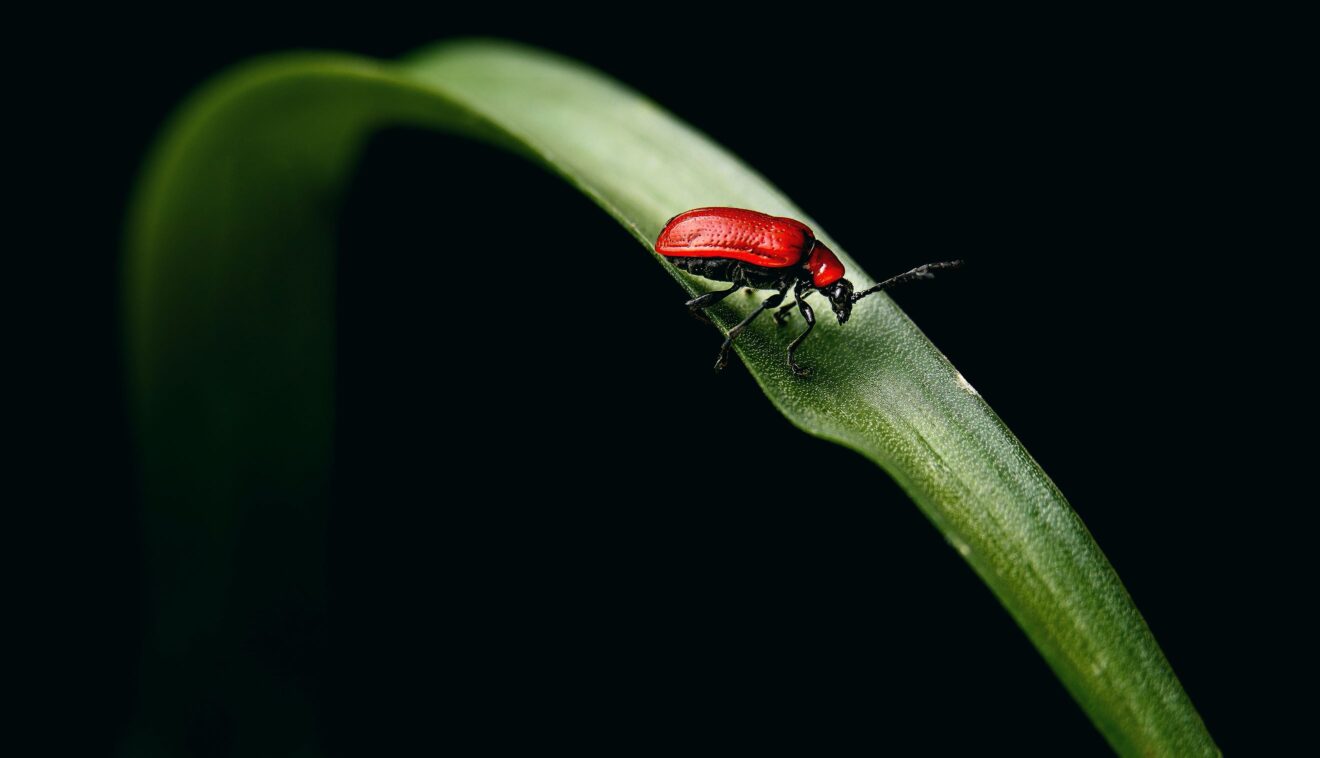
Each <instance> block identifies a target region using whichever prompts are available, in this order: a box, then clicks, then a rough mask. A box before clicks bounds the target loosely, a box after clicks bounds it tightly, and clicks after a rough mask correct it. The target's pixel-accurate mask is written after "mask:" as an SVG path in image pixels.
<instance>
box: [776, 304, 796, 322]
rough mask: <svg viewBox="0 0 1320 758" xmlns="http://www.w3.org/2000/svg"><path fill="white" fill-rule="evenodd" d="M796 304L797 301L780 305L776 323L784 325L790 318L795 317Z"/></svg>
mask: <svg viewBox="0 0 1320 758" xmlns="http://www.w3.org/2000/svg"><path fill="white" fill-rule="evenodd" d="M796 305H797V303H784V304H783V305H781V306H779V310H777V311H775V323H776V324H778V325H780V326H783V325H784V324H785V323H787V322H788V320H789V319H790V318H793V307H794V306H796Z"/></svg>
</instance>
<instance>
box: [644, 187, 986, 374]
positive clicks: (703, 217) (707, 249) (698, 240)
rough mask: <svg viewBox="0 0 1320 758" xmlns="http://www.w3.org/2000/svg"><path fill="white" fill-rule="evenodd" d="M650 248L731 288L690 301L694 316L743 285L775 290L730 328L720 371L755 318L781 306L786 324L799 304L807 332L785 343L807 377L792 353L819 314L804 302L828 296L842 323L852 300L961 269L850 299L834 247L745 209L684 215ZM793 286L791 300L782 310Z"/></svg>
mask: <svg viewBox="0 0 1320 758" xmlns="http://www.w3.org/2000/svg"><path fill="white" fill-rule="evenodd" d="M655 251H656V252H657V253H659V254H660V255H663V256H664V257H666V258H668V259H669V262H670V263H672V264H674V265H675V266H677V267H678V268H680V269H683V270H684V271H687V272H688V273H691V274H695V275H697V276H701V277H704V278H706V279H714V280H715V281H721V282H731V283H732V284H733V286H732V287H730V288H729V289H727V290H718V291H716V292H708V293H706V294H704V295H701V296H700V297H696V298H693V299H691V300H689V301H688V302H687V306H688V309H689V310H690V311H691V312H692V313H693V315H696V316H697V317H699V318H702V319H703V320H706V321H709V319H707V318H706V317H705V313H704V309H706V308H709V307H711V306H712V305H715V304H716V303H718V302H720V301H721V300H723V299H724V298H726V297H728V296H729V295H731V294H733V293H734V292H737V291H738V290H739V289H742V288H743V287H751V288H754V289H764V290H775V294H773V295H771V296H770V297H768V298H766V299H765V301H764V302H762V303H761V305H760V307H758V308H757V309H756V310H754V311H752V314H751V315H750V316H748V317H747V318H745V319H743V320H742V321H741V322H739V323H738V324H737V325H735V326H734V327H733V328H732V329H730V330H729V334H728V336H727V337H726V338H725V340H724V344H723V345H721V346H720V354H719V358H718V359H717V360H716V361H715V370H716V371H719V370H720V369H722V368H724V366H725V364H726V363H727V361H728V354H729V347H730V346H731V345H732V344H733V341H734V340H735V339H736V338H737V337H738V335H739V334H740V333H741V332H742V331H743V330H744V329H746V328H747V326H748V324H750V323H752V321H753V320H755V319H756V317H757V316H759V315H761V314H762V313H764V312H765V311H767V310H769V309H771V308H778V310H776V311H775V315H774V318H775V323H777V324H779V325H780V326H783V325H784V323H785V321H786V320H787V319H789V318H790V317H791V316H792V312H791V311H792V309H793V307H794V306H796V307H797V309H798V311H799V312H801V313H802V318H803V320H805V321H806V322H807V328H806V330H805V331H804V332H802V334H799V335H798V336H797V338H796V339H794V340H793V341H792V342H791V343H789V345H788V365H789V368H791V369H792V370H793V373H794V374H797V375H798V376H806V375H807V374H808V373H809V372H808V371H807V370H806V369H804V368H802V367H801V366H799V365H798V363H797V360H796V358H795V355H796V353H797V348H798V346H799V345H801V344H802V341H803V340H804V339H806V337H807V335H808V334H810V333H811V330H812V329H813V328H815V326H816V314H815V312H814V311H813V310H812V309H811V306H810V305H808V304H807V302H806V298H807V297H808V296H809V295H811V294H812V293H813V292H819V293H820V294H822V295H824V296H825V297H826V298H828V299H829V301H830V306H831V307H832V308H833V310H834V316H835V318H837V319H838V320H839V323H840V324H842V323H845V322H846V321H847V320H848V317H849V316H850V315H851V314H852V306H853V303H856V302H857V301H858V300H861V299H862V298H864V297H866V296H868V295H873V294H875V293H877V292H881V291H884V290H887V289H890V288H891V287H894V286H896V285H899V284H903V283H904V282H910V281H916V280H919V279H933V278H934V274H933V273H932V272H934V271H938V270H940V269H951V268H957V267H959V266H961V265H962V261H948V262H944V263H928V264H926V265H924V266H918V267H916V268H914V269H912V270H911V271H908V272H906V273H903V274H899V275H898V276H895V277H891V278H889V279H886V280H885V281H883V282H880V283H879V284H877V285H875V286H874V287H871V288H869V289H867V290H864V291H862V292H859V293H856V294H854V293H853V285H852V282H849V281H848V280H847V279H845V278H843V275H844V267H843V263H842V262H841V261H840V260H839V258H838V256H836V255H835V254H834V251H833V250H830V249H829V248H828V247H827V246H826V245H825V243H823V242H821V241H820V240H818V239H816V234H815V232H813V231H811V228H810V227H808V226H807V225H806V224H804V223H802V222H801V221H797V220H796V219H791V218H786V217H783V216H771V215H769V214H766V213H761V212H759V211H751V210H746V209H744V208H719V207H716V208H695V209H693V210H690V211H684V212H683V213H680V214H678V215H677V216H674V217H673V218H671V219H669V222H668V223H666V224H665V228H664V229H663V230H661V232H660V237H659V238H658V239H656V241H655ZM790 287H792V288H793V296H794V302H792V303H789V304H787V305H783V306H781V305H780V304H781V303H783V301H784V298H785V297H786V296H787V294H788V290H789V288H790Z"/></svg>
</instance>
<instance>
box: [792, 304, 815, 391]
mask: <svg viewBox="0 0 1320 758" xmlns="http://www.w3.org/2000/svg"><path fill="white" fill-rule="evenodd" d="M796 296H797V307H798V310H799V311H802V318H803V319H805V320H806V322H807V329H806V331H804V332H802V333H801V334H799V335H798V336H797V339H795V340H793V341H792V342H790V343H788V367H789V368H791V369H793V373H794V374H797V375H798V376H807V375H809V374H810V373H811V371H809V370H808V369H805V368H802V367H801V366H799V365H798V363H797V359H796V358H794V357H793V354H794V353H796V352H797V349H798V345H801V344H802V340H804V339H806V338H807V335H808V334H811V330H812V329H815V328H816V312H815V311H813V310H811V306H810V305H807V300H806V297H805V296H803V294H802V291H801V290H799V291H798V292H797V293H796Z"/></svg>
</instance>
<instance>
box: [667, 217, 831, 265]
mask: <svg viewBox="0 0 1320 758" xmlns="http://www.w3.org/2000/svg"><path fill="white" fill-rule="evenodd" d="M815 241H816V240H815V237H814V236H813V235H812V233H811V229H809V228H808V227H807V226H806V225H805V224H803V223H802V222H800V221H794V220H793V219H791V218H782V217H779V216H770V215H767V214H765V213H758V212H757V211H749V210H744V209H741V208H697V209H696V210H691V211H688V212H686V213H680V214H679V215H677V216H675V217H673V218H672V219H670V220H669V223H668V224H665V228H664V230H663V231H662V232H660V238H659V239H657V240H656V242H655V251H656V252H657V253H659V254H661V255H663V256H666V257H669V258H732V259H734V260H739V261H744V262H746V263H752V264H755V265H757V266H765V267H767V268H786V267H788V266H796V265H797V264H798V263H800V262H801V261H802V257H803V256H804V255H806V254H807V252H809V251H810V250H811V248H812V246H813V245H814V244H815Z"/></svg>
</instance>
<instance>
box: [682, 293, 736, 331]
mask: <svg viewBox="0 0 1320 758" xmlns="http://www.w3.org/2000/svg"><path fill="white" fill-rule="evenodd" d="M741 288H742V285H741V284H737V283H734V285H733V286H732V287H730V288H728V289H727V290H719V291H716V292H707V293H706V294H704V295H701V296H699V297H694V298H692V299H691V300H689V301H687V302H686V303H684V305H686V306H687V307H688V313H691V314H692V317H693V318H695V319H697V320H698V321H705V322H706V323H707V324H709V323H711V321H710V317H709V316H707V315H706V314H705V312H704V310H703V309H705V308H709V307H711V306H712V305H714V304H716V303H718V302H719V301H721V300H723V299H724V298H726V297H728V296H729V295H732V294H733V293H735V292H737V291H738V290H739V289H741Z"/></svg>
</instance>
